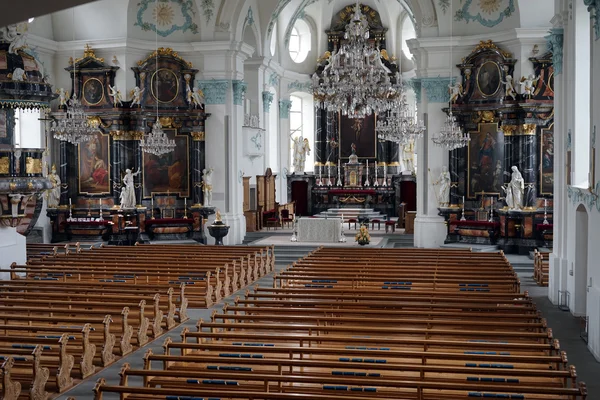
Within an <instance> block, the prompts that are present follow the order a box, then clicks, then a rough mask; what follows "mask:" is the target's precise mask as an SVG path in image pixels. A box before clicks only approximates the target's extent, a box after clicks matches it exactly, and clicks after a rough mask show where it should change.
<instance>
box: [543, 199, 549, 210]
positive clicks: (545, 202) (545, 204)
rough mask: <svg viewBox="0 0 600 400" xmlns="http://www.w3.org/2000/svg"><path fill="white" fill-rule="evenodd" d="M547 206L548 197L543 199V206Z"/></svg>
mask: <svg viewBox="0 0 600 400" xmlns="http://www.w3.org/2000/svg"><path fill="white" fill-rule="evenodd" d="M547 206H548V199H544V208H546V207H547Z"/></svg>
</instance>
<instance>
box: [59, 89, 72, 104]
mask: <svg viewBox="0 0 600 400" xmlns="http://www.w3.org/2000/svg"><path fill="white" fill-rule="evenodd" d="M56 94H58V101H59V107H66V106H67V102H68V101H69V92H68V91H66V90H65V89H63V88H60V89H58V90H57V91H56Z"/></svg>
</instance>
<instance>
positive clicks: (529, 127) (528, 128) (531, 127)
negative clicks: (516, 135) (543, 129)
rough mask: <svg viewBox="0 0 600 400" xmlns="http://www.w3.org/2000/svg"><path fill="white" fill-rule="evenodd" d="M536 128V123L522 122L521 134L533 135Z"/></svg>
mask: <svg viewBox="0 0 600 400" xmlns="http://www.w3.org/2000/svg"><path fill="white" fill-rule="evenodd" d="M536 129H537V125H536V124H524V125H523V134H524V135H535V132H536Z"/></svg>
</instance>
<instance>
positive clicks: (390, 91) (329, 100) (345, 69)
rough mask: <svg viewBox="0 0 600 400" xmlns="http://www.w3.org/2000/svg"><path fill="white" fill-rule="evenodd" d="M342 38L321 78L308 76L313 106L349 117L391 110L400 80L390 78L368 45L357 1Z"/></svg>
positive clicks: (399, 93) (364, 20)
mask: <svg viewBox="0 0 600 400" xmlns="http://www.w3.org/2000/svg"><path fill="white" fill-rule="evenodd" d="M344 39H345V42H344V43H343V44H342V45H341V47H340V48H339V49H336V50H335V51H334V52H333V54H331V56H330V57H329V61H328V64H327V66H326V67H325V68H324V69H323V72H322V73H321V75H320V76H319V75H318V74H317V73H316V72H315V73H314V74H313V76H312V80H313V93H314V98H315V104H316V106H317V107H319V108H322V109H325V110H327V111H336V112H337V111H339V112H341V113H342V115H346V116H348V117H349V118H364V117H366V116H368V115H371V114H372V113H383V112H386V111H388V110H390V109H392V108H393V106H394V102H397V101H398V100H399V99H400V98H401V96H402V94H403V92H404V91H403V85H402V79H401V77H400V74H399V73H396V74H395V75H392V72H391V71H390V70H389V69H388V68H387V67H386V66H385V65H384V64H383V62H382V54H381V52H380V50H379V49H376V48H375V47H374V46H373V44H371V43H369V41H368V39H369V23H368V22H367V18H366V17H365V16H364V15H363V13H362V12H361V10H360V5H359V4H358V2H357V3H356V6H355V9H354V15H353V17H352V20H351V21H350V22H349V23H348V25H346V32H345V33H344Z"/></svg>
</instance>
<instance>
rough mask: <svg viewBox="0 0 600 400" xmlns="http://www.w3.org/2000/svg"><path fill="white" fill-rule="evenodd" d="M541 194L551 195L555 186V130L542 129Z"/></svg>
mask: <svg viewBox="0 0 600 400" xmlns="http://www.w3.org/2000/svg"><path fill="white" fill-rule="evenodd" d="M540 143H541V146H540V153H541V155H540V160H541V161H540V194H542V195H551V194H552V193H553V188H554V132H553V131H552V128H550V129H542V134H541V139H540Z"/></svg>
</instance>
